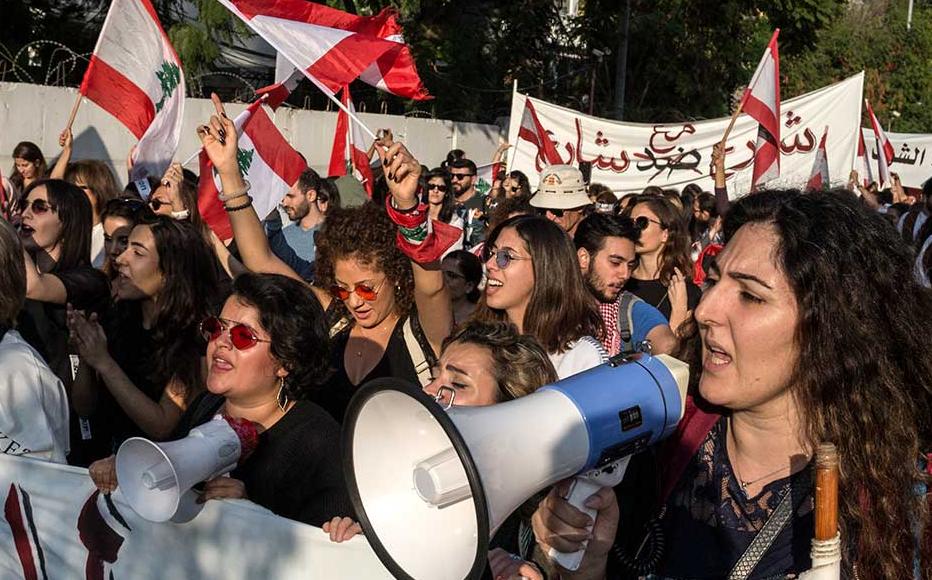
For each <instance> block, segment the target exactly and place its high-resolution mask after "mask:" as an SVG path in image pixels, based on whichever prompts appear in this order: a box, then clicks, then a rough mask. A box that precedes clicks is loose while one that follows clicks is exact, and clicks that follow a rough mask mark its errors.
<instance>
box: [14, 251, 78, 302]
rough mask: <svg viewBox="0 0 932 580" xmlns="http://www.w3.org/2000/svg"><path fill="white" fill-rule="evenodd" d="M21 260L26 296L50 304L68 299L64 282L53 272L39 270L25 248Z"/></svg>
mask: <svg viewBox="0 0 932 580" xmlns="http://www.w3.org/2000/svg"><path fill="white" fill-rule="evenodd" d="M23 262H24V263H25V265H26V298H30V299H32V300H36V301H38V302H51V303H52V304H64V303H65V302H66V301H67V300H68V290H67V289H66V288H65V284H64V282H62V281H61V279H60V278H59V277H58V276H56V275H55V274H43V273H42V272H40V271H39V268H37V267H36V262H35V261H34V260H33V259H32V256H30V255H29V252H27V251H26V250H25V249H23Z"/></svg>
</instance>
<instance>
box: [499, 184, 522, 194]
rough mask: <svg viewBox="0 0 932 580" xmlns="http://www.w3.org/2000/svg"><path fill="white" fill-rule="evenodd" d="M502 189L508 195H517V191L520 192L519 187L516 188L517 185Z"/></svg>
mask: <svg viewBox="0 0 932 580" xmlns="http://www.w3.org/2000/svg"><path fill="white" fill-rule="evenodd" d="M502 189H504V190H505V191H507V192H509V193H518V192H519V191H521V187H520V186H518V185H513V186H511V187H508V186H505V187H504V188H502Z"/></svg>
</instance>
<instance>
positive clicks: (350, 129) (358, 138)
mask: <svg viewBox="0 0 932 580" xmlns="http://www.w3.org/2000/svg"><path fill="white" fill-rule="evenodd" d="M341 99H342V101H343V104H344V105H346V107H347V108H348V109H349V110H350V111H352V112H353V113H355V112H356V109H355V108H354V107H353V99H352V98H351V97H350V92H349V85H344V87H343V93H342V95H341ZM366 141H367V139H366V134H365V133H363V131H362V130H361V129H360V128H359V126H358V125H357V124H356V123H353V121H352V119H350V116H349V115H347V114H346V111H344V110H343V109H340V112H339V113H338V114H337V129H336V133H335V134H334V136H333V150H332V151H331V153H330V170H329V172H328V175H346V172H347V168H348V166H352V168H353V176H354V177H355V178H356V179H358V180H359V181H361V182H362V184H363V185H364V186H365V188H366V193H368V194H369V197H372V183H373V179H372V169H371V168H370V167H369V156H368V155H366V149H364V147H366V146H365V143H366Z"/></svg>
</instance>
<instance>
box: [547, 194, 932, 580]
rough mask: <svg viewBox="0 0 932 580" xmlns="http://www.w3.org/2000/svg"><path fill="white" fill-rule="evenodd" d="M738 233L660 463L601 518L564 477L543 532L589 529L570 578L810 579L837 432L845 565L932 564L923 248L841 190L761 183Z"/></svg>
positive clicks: (605, 502) (577, 536)
mask: <svg viewBox="0 0 932 580" xmlns="http://www.w3.org/2000/svg"><path fill="white" fill-rule="evenodd" d="M724 233H725V239H726V246H725V248H724V250H723V251H722V252H721V253H720V254H719V255H718V256H717V257H716V260H715V263H714V265H713V266H712V268H711V271H710V275H709V283H708V286H707V288H706V291H705V294H704V295H703V298H702V301H701V303H700V304H699V306H698V308H697V309H696V321H697V322H698V323H699V326H700V331H701V337H702V344H703V371H702V376H701V379H700V381H699V386H698V393H697V395H696V397H695V398H694V399H693V400H691V401H690V402H689V404H688V405H687V409H686V414H685V415H684V419H683V421H682V423H681V424H680V427H679V430H678V431H677V434H676V435H675V436H674V437H673V438H671V439H670V440H668V441H667V442H665V443H664V445H663V446H662V448H661V449H660V451H659V453H658V454H657V462H656V463H657V466H656V467H657V469H658V470H659V475H657V477H656V480H655V479H654V478H653V477H647V478H646V479H647V480H648V481H650V482H651V484H650V485H647V486H646V487H643V488H642V490H641V492H640V493H630V491H627V492H626V491H624V490H625V489H626V488H625V487H623V486H626V485H627V486H628V487H627V489H628V490H630V489H632V487H631V484H632V482H631V481H628V480H626V481H625V482H623V483H622V486H619V487H618V488H616V489H615V493H613V492H612V490H611V489H608V488H603V489H602V490H600V491H599V492H598V493H597V494H596V495H594V496H592V497H591V498H589V503H588V504H587V505H589V506H590V507H592V508H595V509H596V510H597V515H596V517H595V519H594V521H593V520H592V519H590V518H589V517H588V516H587V515H585V514H583V513H582V512H580V511H579V510H576V509H575V508H573V507H572V506H570V505H569V504H568V503H567V502H566V501H565V500H563V499H562V495H561V492H563V491H565V489H563V487H561V486H559V485H558V486H556V487H555V489H554V490H553V491H551V493H550V494H549V495H548V497H547V498H546V499H545V500H544V501H543V502H542V503H541V505H540V507H539V508H538V510H537V512H536V513H535V515H534V517H533V525H534V532H535V535H536V537H537V541H538V543H539V545H540V546H541V547H542V548H544V550H543V551H544V552H545V553H546V552H547V551H548V550H549V549H550V548H555V549H556V550H558V551H561V552H572V551H574V550H578V549H580V547H581V542H582V541H583V540H585V539H587V538H590V539H589V547H588V550H587V553H586V556H585V558H584V560H583V562H582V565H581V566H580V567H579V569H577V570H575V571H568V570H563V571H561V577H562V578H565V579H581V578H585V579H590V578H605V577H609V578H634V577H639V576H641V577H643V576H644V575H648V574H655V575H656V576H650V577H652V578H654V577H656V578H687V577H688V578H726V577H727V578H771V577H779V578H783V577H795V576H796V575H798V574H800V573H801V572H803V571H805V570H806V569H808V568H810V567H811V563H810V558H809V544H810V540H811V539H812V537H813V531H814V521H813V462H812V456H813V452H814V450H815V449H816V447H817V446H818V445H819V444H820V443H822V442H833V443H835V445H837V447H838V451H839V454H840V455H841V456H843V457H844V458H845V465H844V469H843V470H842V473H841V478H840V493H839V507H840V526H839V527H840V530H841V541H842V545H843V546H842V554H843V561H842V577H846V578H847V577H852V578H865V579H866V578H898V579H899V578H923V579H926V580H927V579H929V578H932V542H930V541H929V540H930V538H928V534H929V522H930V515H929V510H928V507H927V502H928V495H927V490H928V487H927V486H928V484H929V482H930V476H929V473H928V472H927V471H926V470H927V469H928V465H927V461H926V459H925V456H924V455H923V453H927V452H928V451H929V450H930V449H932V351H930V350H929V348H928V337H929V336H932V293H930V291H928V290H926V289H922V288H920V287H919V285H918V284H917V282H916V281H915V279H914V278H913V276H912V271H911V262H912V256H911V252H910V250H909V248H907V247H906V246H905V245H904V244H903V242H902V240H900V239H899V237H898V236H897V233H896V231H895V230H894V229H893V228H891V227H890V226H889V224H887V223H884V220H883V218H882V217H881V216H879V215H878V214H876V213H874V212H870V211H867V210H865V209H864V208H863V207H861V205H860V204H859V202H858V200H857V199H856V198H855V197H854V196H852V195H851V194H850V193H849V192H847V191H843V190H838V191H828V192H813V193H805V194H803V193H800V192H798V191H765V192H761V193H757V194H754V195H749V196H747V197H745V198H743V199H741V200H740V201H738V202H737V203H736V204H735V205H734V206H732V209H731V210H730V212H729V213H728V215H727V216H726V218H725V224H724ZM634 475H635V473H634V472H633V470H629V471H628V476H629V477H630V476H634ZM642 475H643V473H642ZM654 481H657V482H658V483H659V485H654V484H653V482H654ZM644 489H646V490H647V491H644ZM655 489H656V491H657V496H656V497H655V498H653V499H655V500H656V501H651V497H650V494H651V492H652V490H655ZM616 495H617V501H616ZM635 504H639V505H640V506H644V505H646V506H649V507H648V508H647V509H646V510H645V509H643V508H641V509H638V505H635ZM619 507H620V509H619ZM644 520H648V521H647V523H646V524H644ZM923 533H924V534H925V535H926V537H925V538H922V537H921V536H922V535H923Z"/></svg>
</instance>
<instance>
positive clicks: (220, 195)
mask: <svg viewBox="0 0 932 580" xmlns="http://www.w3.org/2000/svg"><path fill="white" fill-rule="evenodd" d="M243 181H244V182H245V183H246V188H245V189H243V191H237V192H236V193H229V194H224V193H222V192H217V197H218V198H220V201H223V202H227V201H231V200H234V199H236V198H238V197H243V196H244V195H246V194H248V193H249V189H250V188H251V187H252V186H251V185H250V184H249V182H248V181H246V180H245V179H244V180H243Z"/></svg>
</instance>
